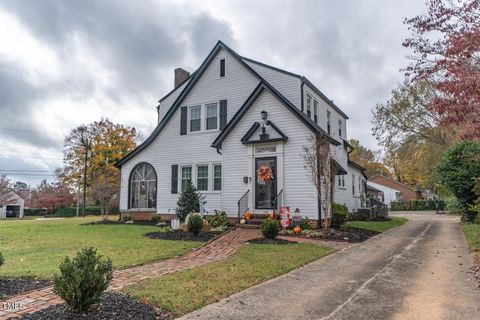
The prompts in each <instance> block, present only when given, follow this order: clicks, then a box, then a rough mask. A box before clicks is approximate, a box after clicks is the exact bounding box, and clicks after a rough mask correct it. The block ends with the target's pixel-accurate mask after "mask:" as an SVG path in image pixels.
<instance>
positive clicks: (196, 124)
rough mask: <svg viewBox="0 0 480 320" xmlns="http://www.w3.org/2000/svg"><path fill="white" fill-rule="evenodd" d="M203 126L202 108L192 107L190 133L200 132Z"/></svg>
mask: <svg viewBox="0 0 480 320" xmlns="http://www.w3.org/2000/svg"><path fill="white" fill-rule="evenodd" d="M201 126H202V106H195V107H190V132H196V131H200V130H201Z"/></svg>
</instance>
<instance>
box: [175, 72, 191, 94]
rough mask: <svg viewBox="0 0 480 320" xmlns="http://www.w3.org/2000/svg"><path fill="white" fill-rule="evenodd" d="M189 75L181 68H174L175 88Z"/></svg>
mask: <svg viewBox="0 0 480 320" xmlns="http://www.w3.org/2000/svg"><path fill="white" fill-rule="evenodd" d="M188 77H190V72H188V71H187V70H184V69H182V68H177V69H175V89H176V88H177V87H178V86H179V85H181V84H182V83H183V82H184V81H185V80H187V78H188Z"/></svg>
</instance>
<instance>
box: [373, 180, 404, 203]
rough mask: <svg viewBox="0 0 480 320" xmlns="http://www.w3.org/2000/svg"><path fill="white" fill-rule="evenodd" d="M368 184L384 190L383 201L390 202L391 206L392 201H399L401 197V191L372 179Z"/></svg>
mask: <svg viewBox="0 0 480 320" xmlns="http://www.w3.org/2000/svg"><path fill="white" fill-rule="evenodd" d="M368 184H369V185H371V186H372V187H374V188H377V189H378V190H381V191H382V192H383V202H384V203H386V204H388V205H389V206H390V202H392V201H398V200H400V199H401V195H400V194H401V192H400V191H399V190H397V189H393V188H389V187H386V186H384V185H381V184H378V183H375V182H372V181H368Z"/></svg>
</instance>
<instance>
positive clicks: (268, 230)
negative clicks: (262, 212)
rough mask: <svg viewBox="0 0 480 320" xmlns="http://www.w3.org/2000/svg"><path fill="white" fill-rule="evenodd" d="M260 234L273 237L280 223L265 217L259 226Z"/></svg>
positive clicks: (269, 237)
mask: <svg viewBox="0 0 480 320" xmlns="http://www.w3.org/2000/svg"><path fill="white" fill-rule="evenodd" d="M261 230H262V235H263V236H264V237H265V238H268V239H275V238H276V237H277V235H278V232H279V231H280V223H278V221H277V220H272V219H265V220H263V222H262V226H261Z"/></svg>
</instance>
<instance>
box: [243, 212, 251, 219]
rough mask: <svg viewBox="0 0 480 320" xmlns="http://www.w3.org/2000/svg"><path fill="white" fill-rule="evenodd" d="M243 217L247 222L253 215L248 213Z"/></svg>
mask: <svg viewBox="0 0 480 320" xmlns="http://www.w3.org/2000/svg"><path fill="white" fill-rule="evenodd" d="M243 217H244V218H245V219H247V220H250V219H251V218H252V213H251V212H249V211H247V212H245V214H244V215H243Z"/></svg>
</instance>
